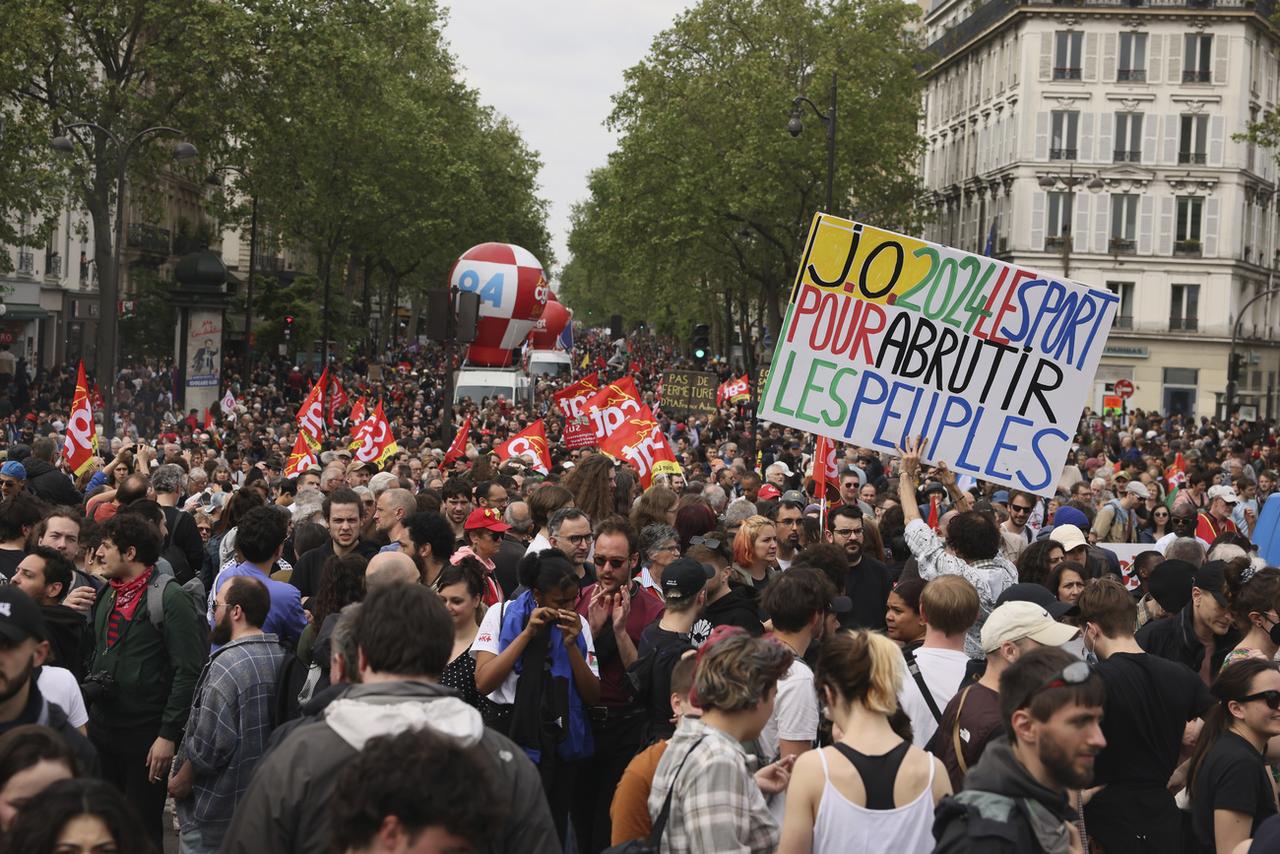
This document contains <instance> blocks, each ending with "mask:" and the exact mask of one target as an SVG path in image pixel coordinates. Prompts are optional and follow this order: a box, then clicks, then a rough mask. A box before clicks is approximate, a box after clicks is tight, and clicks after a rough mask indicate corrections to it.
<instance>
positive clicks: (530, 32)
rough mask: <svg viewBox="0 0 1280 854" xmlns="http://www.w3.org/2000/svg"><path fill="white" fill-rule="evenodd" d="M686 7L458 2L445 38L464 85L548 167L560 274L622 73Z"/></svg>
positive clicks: (678, 1) (616, 0) (646, 1)
mask: <svg viewBox="0 0 1280 854" xmlns="http://www.w3.org/2000/svg"><path fill="white" fill-rule="evenodd" d="M689 5H692V4H691V3H689V2H686V0H629V2H622V0H523V2H516V0H455V2H454V4H453V7H452V9H451V10H450V12H449V24H448V27H447V28H446V33H447V34H448V37H449V41H450V42H451V43H452V46H453V52H454V53H455V54H456V55H457V57H458V61H459V63H460V64H461V65H462V69H463V75H464V77H465V79H466V81H467V82H468V83H469V84H470V85H471V86H473V87H475V88H476V89H478V90H479V91H480V96H481V98H482V100H483V101H484V102H485V103H486V104H488V105H490V106H492V107H494V108H495V109H497V110H498V111H499V112H501V113H503V114H505V115H506V116H507V117H508V118H510V119H511V120H512V121H513V122H514V123H515V124H516V125H517V126H518V127H519V128H520V132H521V133H522V134H523V135H524V139H525V141H526V142H527V143H528V144H529V145H530V146H531V147H532V148H533V149H535V150H536V151H537V152H538V153H539V154H540V155H541V157H542V172H541V174H540V176H539V177H540V180H541V184H542V195H543V197H544V198H546V199H547V200H548V201H549V202H550V204H551V208H550V215H549V220H548V226H549V227H550V230H551V239H552V244H553V246H554V247H555V251H556V256H557V258H558V259H559V261H560V263H561V264H564V262H566V261H567V260H569V252H568V249H567V248H566V245H565V243H566V240H567V239H568V236H569V209H570V207H571V206H572V205H573V203H574V202H577V201H580V200H581V199H583V198H585V196H586V194H587V173H589V172H590V171H591V170H592V169H594V168H596V167H597V166H601V165H603V164H604V162H605V158H606V157H607V155H608V153H609V151H610V150H611V149H612V148H613V144H614V137H613V134H611V133H610V132H609V131H608V130H607V129H606V128H605V126H604V120H605V118H606V117H607V116H608V115H609V110H610V108H611V106H612V105H611V102H610V100H609V98H610V96H611V95H613V94H614V93H615V92H617V91H619V90H620V89H621V88H622V72H623V71H624V70H625V69H627V68H629V67H631V66H632V65H635V64H636V63H637V62H638V61H640V59H642V58H643V57H644V55H645V53H647V52H648V50H649V45H650V43H651V42H652V41H653V37H654V36H656V35H657V34H658V32H659V31H661V30H663V29H665V28H666V27H667V26H668V25H669V24H670V23H671V22H672V20H674V18H675V16H676V15H677V14H678V13H679V12H680V11H681V10H682V9H684V8H685V7H687V6H689Z"/></svg>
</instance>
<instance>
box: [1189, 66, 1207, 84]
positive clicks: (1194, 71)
mask: <svg viewBox="0 0 1280 854" xmlns="http://www.w3.org/2000/svg"><path fill="white" fill-rule="evenodd" d="M1182 82H1183V83H1212V82H1213V75H1212V74H1211V73H1210V72H1209V70H1208V69H1204V68H1184V69H1182Z"/></svg>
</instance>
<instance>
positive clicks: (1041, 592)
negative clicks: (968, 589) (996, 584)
mask: <svg viewBox="0 0 1280 854" xmlns="http://www.w3.org/2000/svg"><path fill="white" fill-rule="evenodd" d="M1005 602H1033V603H1035V604H1036V605H1039V606H1040V607H1041V608H1044V609H1045V610H1046V611H1048V612H1049V616H1051V617H1053V618H1054V619H1055V620H1060V619H1062V618H1063V617H1068V616H1071V615H1072V614H1078V613H1080V609H1079V608H1078V607H1077V606H1075V605H1072V604H1071V603H1070V602H1063V601H1061V600H1059V599H1058V597H1057V596H1054V595H1053V591H1052V590H1050V589H1049V588H1048V587H1045V586H1044V585H1043V584H1033V583H1030V582H1025V581H1024V582H1021V583H1019V584H1010V585H1009V586H1008V587H1006V588H1005V589H1004V592H1003V593H1001V594H1000V598H999V599H997V600H996V607H997V608H999V607H1000V606H1001V605H1003V604H1004V603H1005Z"/></svg>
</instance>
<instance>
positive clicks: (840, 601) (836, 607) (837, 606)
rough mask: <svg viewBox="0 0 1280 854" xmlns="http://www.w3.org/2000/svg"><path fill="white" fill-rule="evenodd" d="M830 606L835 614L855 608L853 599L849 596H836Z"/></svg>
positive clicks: (844, 612)
mask: <svg viewBox="0 0 1280 854" xmlns="http://www.w3.org/2000/svg"><path fill="white" fill-rule="evenodd" d="M830 607H831V613H833V614H847V613H849V612H850V611H852V610H853V600H852V599H850V598H849V597H848V596H836V597H835V598H834V599H832V600H831V606H830Z"/></svg>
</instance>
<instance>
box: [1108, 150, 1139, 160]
mask: <svg viewBox="0 0 1280 854" xmlns="http://www.w3.org/2000/svg"><path fill="white" fill-rule="evenodd" d="M1112 159H1113V160H1114V161H1115V162H1116V163H1141V162H1142V152H1141V151H1119V150H1117V151H1115V152H1114V154H1113V157H1112Z"/></svg>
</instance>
